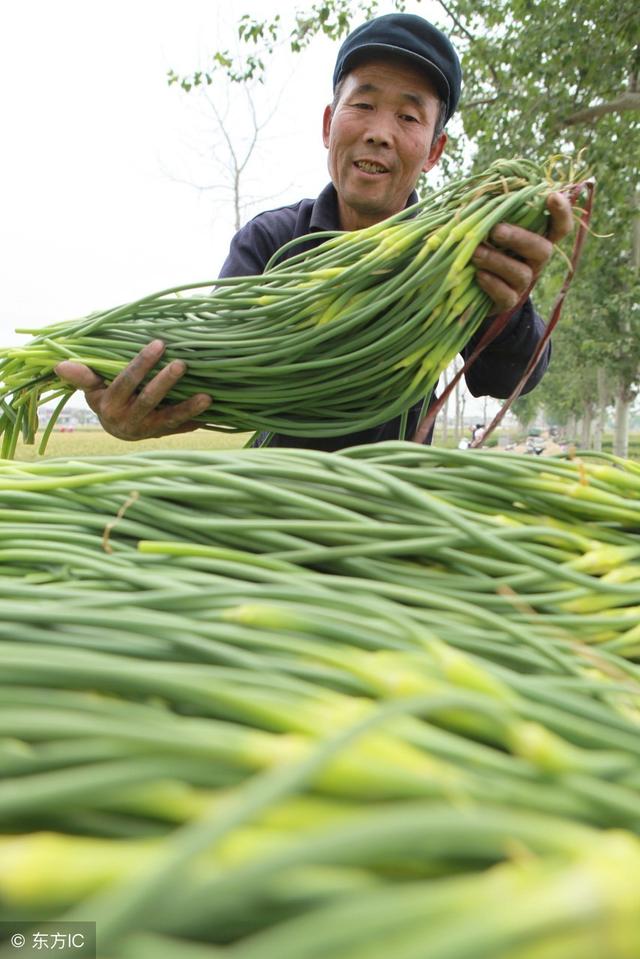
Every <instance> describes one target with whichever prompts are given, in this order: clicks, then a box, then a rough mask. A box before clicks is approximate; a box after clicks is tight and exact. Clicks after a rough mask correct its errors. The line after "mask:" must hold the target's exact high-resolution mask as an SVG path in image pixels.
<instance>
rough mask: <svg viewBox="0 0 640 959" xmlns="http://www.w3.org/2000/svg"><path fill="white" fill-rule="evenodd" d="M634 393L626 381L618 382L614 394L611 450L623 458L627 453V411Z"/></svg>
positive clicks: (629, 408)
mask: <svg viewBox="0 0 640 959" xmlns="http://www.w3.org/2000/svg"><path fill="white" fill-rule="evenodd" d="M633 398H634V395H633V393H632V392H631V391H630V390H629V388H628V387H627V385H626V383H622V382H621V383H620V384H619V390H618V395H617V396H616V426H615V436H614V441H613V452H614V453H615V454H616V456H622V457H624V458H625V459H626V458H627V456H628V455H629V413H630V410H631V403H632V401H633Z"/></svg>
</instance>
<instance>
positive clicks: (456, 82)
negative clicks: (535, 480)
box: [57, 14, 573, 450]
mask: <svg viewBox="0 0 640 959" xmlns="http://www.w3.org/2000/svg"><path fill="white" fill-rule="evenodd" d="M333 83H334V99H333V103H332V104H331V105H330V106H327V107H326V109H325V111H324V117H323V142H324V145H325V147H326V149H327V150H328V166H329V173H330V176H331V183H330V184H329V186H328V187H326V188H325V190H323V191H322V193H321V194H320V196H319V197H318V198H317V199H316V200H315V201H312V200H302V201H300V202H299V203H296V204H293V205H292V206H288V207H284V208H281V209H279V210H272V211H269V212H267V213H263V214H261V215H259V216H258V217H256V218H255V219H254V220H252V221H251V222H250V223H248V224H247V225H246V226H245V227H243V228H242V229H241V230H240V231H239V232H238V234H237V235H236V236H235V237H234V239H233V241H232V244H231V249H230V253H229V256H228V257H227V260H226V262H225V264H224V266H223V269H222V274H221V275H222V276H238V275H248V274H257V273H261V272H262V271H263V269H264V267H265V265H266V263H267V261H268V260H269V258H270V257H271V255H272V254H273V253H274V252H275V251H276V250H277V249H279V248H280V247H281V246H282V245H283V244H284V243H286V242H287V241H288V240H290V239H292V238H293V237H299V236H303V235H306V234H307V233H313V232H314V231H315V232H318V231H321V230H336V229H342V230H357V229H361V228H363V227H365V226H369V225H371V224H373V223H378V222H379V221H381V220H383V219H385V218H386V217H388V216H391V215H392V214H394V213H398V212H399V211H401V210H403V209H404V208H405V207H406V206H408V205H410V204H411V203H413V202H415V201H416V199H417V195H416V194H415V192H414V191H415V185H416V183H417V181H418V178H419V176H420V174H421V173H423V172H424V173H426V172H427V171H428V170H430V169H432V168H433V167H434V166H435V165H436V163H437V162H438V160H439V159H440V156H441V155H442V151H443V149H444V146H445V144H446V141H447V135H446V133H445V132H444V127H445V125H446V123H447V121H448V120H449V119H450V118H451V116H452V115H453V113H454V111H455V109H456V106H457V103H458V98H459V95H460V85H461V71H460V63H459V60H458V57H457V54H456V52H455V50H454V48H453V46H452V45H451V43H450V41H449V40H448V39H447V38H446V37H445V36H444V34H442V33H441V32H440V31H439V30H437V29H436V28H435V27H434V26H433V25H432V24H430V23H428V22H427V21H426V20H424V19H422V18H421V17H417V16H414V15H411V14H389V15H386V16H382V17H378V18H376V19H374V20H370V21H368V22H367V23H365V24H363V25H362V26H360V27H358V28H357V29H356V30H354V31H353V33H351V34H350V35H349V36H348V37H347V39H346V40H345V41H344V43H343V44H342V46H341V48H340V50H339V53H338V58H337V61H336V66H335V71H334V77H333ZM548 207H549V212H550V229H549V234H548V236H547V237H546V238H544V237H540V236H538V235H537V234H534V233H530V232H529V231H527V230H523V229H521V228H518V227H514V226H510V225H508V224H499V225H498V226H497V227H495V229H494V230H493V231H492V234H491V245H482V246H480V247H479V248H478V250H477V251H476V254H475V256H474V264H475V265H476V267H477V274H476V277H477V282H478V284H479V285H480V286H481V287H482V289H483V290H484V291H485V292H486V293H487V294H488V295H489V297H490V298H491V300H492V301H493V303H494V304H495V313H499V312H502V311H504V310H506V309H510V308H512V307H514V306H515V305H516V303H518V302H519V300H520V299H521V297H522V294H523V293H524V291H525V290H526V289H527V288H528V287H529V285H530V284H531V283H532V282H533V281H534V280H535V279H536V277H537V276H538V274H539V272H540V271H541V269H542V267H543V266H544V264H545V263H546V262H547V260H548V259H549V257H550V255H551V251H552V244H553V243H554V242H556V241H558V240H559V239H561V238H562V237H563V236H565V235H566V234H567V233H568V232H569V230H570V229H571V226H572V222H573V218H572V213H571V208H570V205H569V202H568V201H567V199H566V198H565V197H563V196H561V195H560V194H552V195H551V196H550V197H549V201H548ZM300 249H301V247H300V246H298V247H297V248H296V249H295V252H299V251H300ZM543 330H544V325H543V323H542V321H541V320H540V318H539V317H538V316H537V315H536V313H535V311H534V310H533V307H532V305H531V303H530V302H529V301H527V302H526V303H525V305H524V306H523V307H521V308H520V309H519V310H518V311H517V312H516V313H515V315H514V316H513V317H512V319H511V320H510V322H509V324H508V326H507V327H506V329H505V330H504V331H503V332H502V333H501V334H500V335H499V336H498V337H497V338H496V339H495V340H494V342H493V343H491V344H490V345H489V346H488V347H487V348H486V349H485V350H484V351H483V353H482V354H481V356H480V357H479V359H478V360H477V362H476V363H475V365H474V366H473V367H472V368H471V370H470V371H469V373H468V375H467V384H468V386H469V389H470V390H471V392H472V393H473V394H474V395H475V396H480V395H491V396H495V397H505V396H508V395H509V394H510V393H511V391H512V389H513V387H514V386H515V385H516V383H517V382H518V380H519V379H520V376H521V375H522V372H523V371H524V368H525V367H526V365H527V362H528V361H529V359H530V357H531V355H532V353H533V351H534V349H535V347H536V346H537V344H538V342H539V341H540V338H541V336H542V333H543ZM482 332H483V330H481V331H480V334H477V335H476V337H475V338H474V341H473V342H477V340H478V337H479V335H481V334H482ZM473 342H472V343H470V344H469V345H468V347H467V348H466V350H465V351H464V353H466V352H467V351H468V350H469V349H470V348H471V347H472V346H473ZM163 350H164V345H163V344H162V342H161V341H154V342H153V343H150V344H149V345H148V346H147V347H145V348H144V349H143V350H142V351H141V352H140V353H139V354H138V356H137V357H136V358H135V359H134V360H133V361H132V362H131V363H130V364H129V366H128V367H127V368H126V370H124V371H123V372H122V373H121V374H120V375H119V376H118V377H117V378H116V379H115V380H114V381H113V383H112V384H111V385H110V386H107V385H106V384H105V383H104V382H103V381H102V379H101V378H100V377H99V376H97V375H96V374H95V373H94V372H93V371H92V370H90V369H89V368H88V367H86V366H83V365H82V364H79V363H74V362H72V361H64V362H62V363H60V364H59V365H58V367H57V372H58V374H59V375H60V376H61V377H62V378H63V379H66V380H67V381H68V382H70V383H72V384H73V385H74V386H76V387H77V388H79V389H82V390H84V392H85V396H86V399H87V403H88V404H89V406H90V407H91V409H93V410H94V412H95V413H96V414H97V415H98V417H99V419H100V421H101V423H102V425H103V426H104V428H105V429H106V430H107V431H108V432H110V433H112V434H113V435H114V436H117V437H120V438H121V439H130V440H136V439H143V438H146V437H151V436H162V435H167V434H170V433H177V432H185V431H188V430H192V429H196V428H197V423H195V422H193V417H194V416H196V415H197V414H198V413H201V412H203V411H204V410H205V409H207V408H208V407H209V406H210V405H212V406H213V408H214V410H215V397H213V398H212V397H209V396H208V395H205V394H198V395H197V396H193V397H191V398H190V399H189V400H185V401H184V402H182V403H178V404H175V405H163V400H164V399H165V397H166V395H167V393H168V392H169V391H170V389H171V388H172V387H173V386H174V385H175V384H176V383H177V382H178V380H179V379H180V377H181V376H182V375H183V374H184V372H185V369H186V367H185V365H184V363H182V362H180V361H174V362H172V363H170V364H169V365H168V366H167V367H166V368H165V369H163V370H162V371H161V372H159V373H158V374H156V375H155V376H154V377H153V378H152V379H151V380H150V382H149V383H147V384H146V385H144V386H142V383H143V381H144V379H145V377H146V376H147V374H148V373H150V372H151V370H152V369H153V368H154V366H155V365H156V363H157V362H158V361H159V360H160V358H161V356H162V353H163ZM547 361H548V351H547V354H546V355H545V356H543V357H542V358H541V360H540V362H539V364H538V366H537V367H536V370H535V371H534V373H533V375H532V376H531V378H530V379H529V382H528V384H527V389H528V390H530V389H532V388H533V386H535V384H536V383H537V382H538V380H539V379H540V377H541V376H542V374H543V373H544V369H545V368H546V364H547ZM418 415H419V406H417V407H415V408H414V409H412V410H411V411H410V415H409V417H408V426H409V431H408V435H411V433H412V431H413V429H415V427H416V426H417V420H418ZM398 427H399V419H395V420H392V421H390V422H388V423H383V424H381V425H380V426H378V427H374V428H371V429H367V430H361V431H359V432H357V433H349V434H346V435H342V436H335V437H324V438H317V437H316V438H313V439H311V438H305V437H291V436H285V435H278V434H276V436H275V437H274V438H273V440H272V442H273V444H274V445H280V446H303V447H313V448H319V449H327V450H335V449H341V448H343V447H346V446H352V445H355V444H360V443H370V442H379V441H381V440H385V439H393V438H397V436H398Z"/></svg>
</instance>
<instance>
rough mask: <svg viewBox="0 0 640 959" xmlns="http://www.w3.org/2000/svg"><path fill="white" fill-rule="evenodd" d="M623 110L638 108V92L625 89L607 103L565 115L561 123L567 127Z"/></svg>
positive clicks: (639, 100)
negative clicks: (624, 91)
mask: <svg viewBox="0 0 640 959" xmlns="http://www.w3.org/2000/svg"><path fill="white" fill-rule="evenodd" d="M625 110H640V93H633V92H630V91H627V92H626V93H622V94H621V95H620V96H619V97H616V99H615V100H610V101H609V102H608V103H597V104H595V105H594V106H592V107H587V108H586V109H585V110H578V112H577V113H573V114H571V116H569V117H565V119H564V120H563V121H562V125H563V126H566V127H568V126H572V125H573V124H574V123H589V122H590V121H591V120H597V119H598V117H602V116H604V115H605V114H607V113H623V112H624V111H625Z"/></svg>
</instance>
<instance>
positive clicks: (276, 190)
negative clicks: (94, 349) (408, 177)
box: [0, 0, 429, 346]
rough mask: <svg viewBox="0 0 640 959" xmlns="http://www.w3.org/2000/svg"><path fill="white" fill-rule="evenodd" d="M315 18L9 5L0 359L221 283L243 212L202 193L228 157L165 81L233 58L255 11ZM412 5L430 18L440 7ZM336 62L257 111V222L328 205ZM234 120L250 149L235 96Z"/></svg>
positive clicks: (187, 5) (0, 23)
mask: <svg viewBox="0 0 640 959" xmlns="http://www.w3.org/2000/svg"><path fill="white" fill-rule="evenodd" d="M310 7H311V0H297V2H294V0H281V2H279V3H275V2H272V0H180V2H179V3H177V2H175V0H108V2H107V0H1V2H0V121H1V127H0V130H1V137H2V147H1V149H0V270H1V271H2V278H3V282H2V296H1V297H0V346H1V345H12V344H13V343H17V342H21V341H22V340H23V339H25V337H22V336H17V335H16V334H15V333H14V330H15V328H16V327H20V326H22V327H25V326H26V327H38V326H41V325H43V324H45V323H49V322H57V321H61V320H67V319H72V318H74V317H76V316H82V315H84V314H86V313H89V312H91V311H93V310H97V309H104V308H108V307H112V306H115V305H117V304H119V303H122V302H126V301H129V300H132V299H135V298H136V297H138V296H144V295H146V294H148V293H152V292H154V291H157V290H160V289H164V288H166V287H170V286H177V285H179V284H182V283H191V282H194V283H195V282H200V281H206V280H209V279H214V278H215V276H217V272H218V269H219V267H220V266H221V264H222V262H223V260H224V258H225V255H226V251H227V248H228V243H229V240H230V238H231V236H232V235H233V217H232V211H231V207H230V205H229V203H228V201H227V200H226V196H227V194H225V193H224V192H221V191H220V190H217V191H204V190H198V189H196V188H195V187H194V186H193V184H194V183H195V184H197V185H199V186H202V185H205V184H207V185H208V184H212V183H214V182H216V180H217V181H218V182H220V180H221V175H220V172H219V169H218V168H217V167H216V166H215V163H214V161H213V159H212V157H211V150H212V148H216V147H217V150H218V154H217V155H218V156H219V155H220V149H221V144H219V143H218V144H216V140H215V136H214V135H213V133H212V130H213V127H212V123H211V120H210V113H207V111H206V110H205V104H204V102H203V100H202V97H199V96H198V95H197V94H196V93H191V94H189V95H187V94H185V93H183V92H182V91H180V90H179V89H178V88H177V86H172V87H169V86H168V84H167V71H168V69H169V68H173V69H175V70H176V71H177V72H178V73H179V74H189V73H192V72H193V71H194V70H196V69H199V68H202V67H206V66H207V64H208V62H209V56H208V55H209V54H210V53H211V52H212V51H213V50H215V49H219V48H221V47H222V48H227V47H233V45H234V44H235V31H236V29H237V23H238V20H239V17H240V16H241V15H242V14H243V13H245V12H248V13H251V14H254V15H256V16H261V17H266V16H267V15H269V14H273V13H274V12H276V11H277V12H279V13H280V14H281V16H282V18H283V20H285V21H286V22H291V20H292V16H293V13H294V11H295V10H296V9H303V10H308V9H309V8H310ZM411 8H413V9H415V11H416V12H420V13H423V14H424V15H426V16H428V15H429V4H428V3H425V2H422V3H414V4H409V7H408V9H411ZM387 9H391V5H390V4H387V5H386V6H385V5H384V4H383V7H382V10H383V12H386V11H387ZM336 50H337V45H336V44H333V43H331V42H330V41H328V40H326V39H324V38H321V39H319V40H316V41H314V43H313V45H312V46H311V48H310V49H309V50H308V51H306V52H305V53H304V54H302V55H292V54H290V53H289V52H288V50H287V49H286V47H285V48H283V50H282V52H281V53H279V54H278V56H277V57H276V58H274V60H273V61H270V66H269V73H268V79H267V83H266V84H265V86H264V88H262V90H261V92H260V94H259V102H258V112H259V115H260V116H261V117H264V116H266V115H268V114H269V113H270V112H271V110H272V108H273V107H274V105H276V110H275V115H274V118H273V120H272V121H271V122H270V123H269V125H268V127H267V130H266V132H265V134H264V136H263V137H262V138H261V141H260V148H259V151H258V152H257V154H256V156H255V158H254V161H253V165H252V167H251V169H250V170H249V171H248V179H247V183H246V190H247V192H248V193H250V194H251V195H252V196H253V197H254V198H255V200H256V202H255V205H254V207H253V208H252V214H253V213H256V212H259V210H261V209H268V208H270V207H273V206H280V205H282V204H283V203H289V202H294V201H295V200H298V199H300V197H302V196H315V195H316V194H317V193H318V192H319V191H320V189H322V187H323V186H324V184H325V183H326V182H327V179H328V176H327V172H326V156H325V151H324V147H323V145H322V140H321V118H322V110H323V108H324V105H325V104H326V103H327V102H328V100H329V99H330V93H331V89H330V88H331V74H332V71H333V64H334V60H335V54H336ZM218 99H219V101H221V102H223V103H224V100H225V91H224V85H223V89H222V90H221V91H220V95H219V98H218ZM229 115H230V117H232V118H234V119H233V122H234V123H235V124H237V127H236V131H235V133H236V137H237V136H239V134H240V130H241V127H242V125H243V122H244V117H245V116H246V111H245V106H244V101H243V97H242V96H241V94H240V92H238V91H237V90H236V91H235V92H234V95H233V100H232V103H231V109H230V112H229ZM207 151H208V154H207ZM184 181H189V183H186V182H184ZM252 214H251V215H252Z"/></svg>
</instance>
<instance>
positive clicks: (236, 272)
mask: <svg viewBox="0 0 640 959" xmlns="http://www.w3.org/2000/svg"><path fill="white" fill-rule="evenodd" d="M417 199H418V195H417V194H416V193H413V194H412V195H411V196H410V197H409V200H408V203H407V205H408V206H409V205H411V204H413V203H416V202H417ZM339 229H340V220H339V215H338V197H337V194H336V191H335V188H334V187H333V184H331V183H330V184H329V185H328V186H326V187H325V188H324V190H323V191H322V193H321V194H320V195H319V196H318V198H317V199H316V200H300V201H299V202H298V203H293V204H292V205H291V206H284V207H280V208H279V209H276V210H268V211H267V212H265V213H260V214H259V215H258V216H256V217H254V219H253V220H250V221H249V223H247V224H246V225H245V226H243V227H242V229H240V230H239V231H238V233H236V235H235V236H234V238H233V240H232V241H231V247H230V250H229V255H228V257H227V259H226V260H225V262H224V265H223V267H222V270H221V272H220V276H251V275H253V276H255V275H258V274H260V273H262V272H263V271H264V268H265V266H266V264H267V262H268V261H269V259H270V258H271V256H272V255H273V254H274V253H275V251H276V250H278V249H280V247H281V246H283V245H284V244H285V243H287V242H288V241H289V240H292V239H294V238H295V237H300V236H305V235H306V234H307V233H314V232H318V231H322V230H339ZM314 245H315V244H314V243H313V241H311V242H310V243H309V244H308V246H307V247H305V245H303V244H296V245H295V247H294V248H293V250H292V251H291V254H290V255H291V256H293V255H294V254H296V253H300V252H302V250H303V249H305V248H307V249H309V248H311V247H313V246H314ZM286 258H287V254H286V253H285V254H284V255H283V259H286ZM485 328H486V327H485V326H483V327H481V328H480V330H479V331H478V332H477V333H476V335H475V336H474V337H473V339H472V340H470V341H469V343H468V344H467V346H466V347H465V348H464V350H463V351H462V356H463V358H466V357H467V356H468V354H469V353H470V352H471V350H472V349H473V346H474V345H475V343H477V342H478V340H479V338H480V337H481V336H482V334H483V333H484V330H485ZM543 332H544V323H543V322H542V320H541V319H540V317H539V316H538V315H537V313H536V312H535V310H534V309H533V306H532V304H531V301H530V300H529V301H527V302H526V303H525V305H524V306H523V307H522V309H521V310H520V311H519V312H518V313H517V314H515V315H514V316H513V317H512V318H511V320H509V323H508V324H507V326H506V327H505V329H504V330H503V331H502V332H501V333H500V334H499V335H498V336H497V337H496V339H495V340H494V341H493V342H492V343H490V344H489V346H487V347H486V348H485V349H484V350H483V351H482V353H481V354H480V356H479V357H478V359H477V360H476V361H475V363H474V364H473V366H472V367H471V369H470V370H469V371H468V372H467V373H466V375H465V376H466V381H467V386H468V387H469V390H470V392H471V393H472V395H473V396H494V397H497V398H498V399H502V398H505V397H507V396H509V395H510V394H511V392H512V390H513V389H514V387H515V386H516V384H517V383H518V381H519V379H520V377H521V376H522V373H523V372H524V369H525V367H526V365H527V363H528V362H529V359H530V357H531V355H532V354H533V352H534V350H535V348H536V346H537V345H538V342H539V341H540V338H541V336H542V334H543ZM549 352H550V348H549V346H547V349H546V351H545V352H544V353H543V355H542V357H541V358H540V361H539V363H538V365H537V366H536V368H535V370H534V371H533V373H532V375H531V376H530V378H529V380H528V382H527V385H526V387H525V389H524V390H523V392H524V393H528V392H529V391H530V390H532V389H533V387H534V386H535V385H536V384H537V383H538V382H539V381H540V379H541V378H542V375H543V374H544V371H545V370H546V368H547V365H548V362H549ZM433 400H434V397H432V402H433ZM421 406H422V404H421V403H418V404H417V405H416V406H414V407H412V409H411V410H410V411H409V415H408V418H407V435H408V436H411V435H413V433H414V432H415V429H416V427H417V425H418V419H419V415H420V409H421ZM399 428H400V418H399V417H396V418H395V419H393V420H389V421H388V422H387V423H381V424H380V425H379V426H372V427H369V429H366V430H359V431H358V432H355V433H347V434H344V435H342V436H316V437H304V436H286V435H284V434H282V433H276V434H275V435H274V437H273V439H272V440H271V443H270V445H271V446H298V447H304V448H306V449H321V450H338V449H343V448H345V447H347V446H357V445H359V444H361V443H379V442H381V441H382V440H389V439H398V431H399ZM427 442H428V443H430V442H431V436H429V437H428V438H427Z"/></svg>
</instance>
